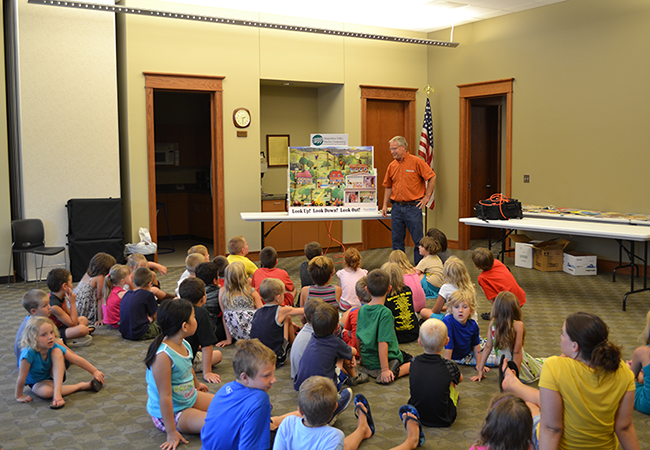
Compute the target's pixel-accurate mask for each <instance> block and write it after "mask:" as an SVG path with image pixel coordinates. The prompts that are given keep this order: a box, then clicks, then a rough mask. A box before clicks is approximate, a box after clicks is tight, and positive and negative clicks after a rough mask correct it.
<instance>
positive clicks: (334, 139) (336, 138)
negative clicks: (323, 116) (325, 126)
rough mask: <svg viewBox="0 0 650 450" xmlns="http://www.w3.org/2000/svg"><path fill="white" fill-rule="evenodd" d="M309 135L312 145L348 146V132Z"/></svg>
mask: <svg viewBox="0 0 650 450" xmlns="http://www.w3.org/2000/svg"><path fill="white" fill-rule="evenodd" d="M309 137H310V141H311V146H312V147H330V146H340V145H342V146H345V147H347V146H348V135H347V134H329V133H312V134H310V136H309Z"/></svg>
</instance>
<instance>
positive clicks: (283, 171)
mask: <svg viewBox="0 0 650 450" xmlns="http://www.w3.org/2000/svg"><path fill="white" fill-rule="evenodd" d="M318 129H319V128H318V89H317V88H304V87H291V86H260V151H263V152H264V153H265V154H266V152H267V146H266V135H267V134H288V135H289V144H290V145H291V146H292V147H303V146H308V145H309V135H310V133H316V132H318ZM262 186H263V187H264V192H266V193H269V194H277V195H282V194H286V193H287V168H286V167H269V171H268V173H267V174H266V175H264V178H263V179H262Z"/></svg>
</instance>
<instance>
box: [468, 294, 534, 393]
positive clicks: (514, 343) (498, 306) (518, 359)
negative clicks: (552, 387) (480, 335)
mask: <svg viewBox="0 0 650 450" xmlns="http://www.w3.org/2000/svg"><path fill="white" fill-rule="evenodd" d="M491 314H492V320H491V321H490V325H488V336H487V343H486V344H485V347H484V348H483V353H482V355H481V356H482V357H481V361H480V362H478V363H477V364H476V372H477V375H476V376H473V377H472V381H481V378H483V367H484V366H485V364H486V363H487V361H488V359H489V358H490V357H492V362H493V363H495V362H496V361H498V360H499V358H502V357H505V358H506V359H507V360H508V361H513V362H514V363H515V364H516V365H517V371H518V373H519V379H520V380H521V381H522V382H524V383H533V382H535V381H537V380H539V376H540V374H541V373H542V364H543V361H542V360H541V359H537V358H533V357H532V356H530V355H529V354H528V353H526V351H525V350H524V341H525V338H526V328H525V327H524V322H523V321H522V320H521V308H520V307H519V302H518V301H517V297H515V294H513V293H512V292H507V291H503V292H499V294H498V295H497V296H496V298H495V299H494V304H493V305H492V313H491ZM492 349H494V353H492Z"/></svg>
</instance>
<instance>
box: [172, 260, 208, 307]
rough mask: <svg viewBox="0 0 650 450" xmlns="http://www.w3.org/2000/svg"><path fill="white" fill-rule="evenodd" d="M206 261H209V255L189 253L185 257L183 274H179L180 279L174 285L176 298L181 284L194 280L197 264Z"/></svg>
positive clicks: (178, 295)
mask: <svg viewBox="0 0 650 450" xmlns="http://www.w3.org/2000/svg"><path fill="white" fill-rule="evenodd" d="M208 261H210V255H207V254H206V255H202V254H201V253H190V254H189V255H187V257H186V258H185V272H183V273H182V274H181V277H180V278H179V279H178V282H177V283H176V290H175V291H174V293H175V294H176V297H180V294H179V292H178V291H179V289H180V287H181V283H182V282H183V281H185V280H187V279H188V278H194V277H195V276H196V268H197V267H198V266H199V264H201V263H204V262H208ZM186 274H187V275H186Z"/></svg>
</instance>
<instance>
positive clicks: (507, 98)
mask: <svg viewBox="0 0 650 450" xmlns="http://www.w3.org/2000/svg"><path fill="white" fill-rule="evenodd" d="M513 82H514V78H507V79H503V80H495V81H484V82H479V83H471V84H460V85H458V88H459V89H460V123H459V128H460V139H459V149H458V150H459V151H458V153H459V160H460V161H459V162H460V165H459V166H460V167H459V168H460V174H459V184H458V187H459V189H458V217H459V218H462V217H474V216H475V215H476V212H475V211H474V205H475V204H476V202H474V203H472V200H471V186H472V182H473V180H472V158H473V155H472V149H471V142H472V105H473V104H476V105H478V104H480V102H479V103H473V102H476V100H479V99H486V98H488V97H501V98H502V99H503V100H501V101H502V103H501V104H502V105H503V107H504V108H505V113H504V114H503V116H504V120H503V123H502V128H503V129H504V130H503V136H504V139H505V145H504V147H505V148H504V152H503V153H504V156H503V157H502V159H503V158H505V161H504V162H503V168H504V172H503V177H504V178H505V183H504V185H505V192H503V194H505V195H506V196H508V197H510V196H511V195H512V194H511V191H512V105H513V100H512V94H513V92H512V86H513ZM499 117H501V114H499ZM499 136H501V132H499ZM501 166H502V164H501V163H500V164H499V168H500V167H501ZM500 184H501V183H500V182H499V185H500ZM471 228H473V227H469V226H467V225H465V224H462V223H459V224H458V245H457V247H458V249H460V250H467V249H469V241H470V229H471ZM472 232H473V230H472Z"/></svg>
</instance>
